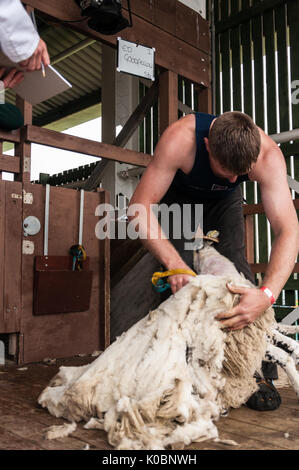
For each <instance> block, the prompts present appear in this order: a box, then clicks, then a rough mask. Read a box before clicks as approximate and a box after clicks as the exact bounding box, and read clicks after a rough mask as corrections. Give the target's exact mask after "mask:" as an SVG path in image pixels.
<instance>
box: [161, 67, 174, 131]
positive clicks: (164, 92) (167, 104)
mask: <svg viewBox="0 0 299 470" xmlns="http://www.w3.org/2000/svg"><path fill="white" fill-rule="evenodd" d="M159 98H160V129H159V131H160V136H161V135H162V133H163V132H164V130H165V129H166V128H167V127H168V126H169V125H170V124H172V123H173V122H175V121H177V120H178V76H177V74H176V73H174V72H171V71H170V70H166V71H165V72H162V73H161V74H160V76H159Z"/></svg>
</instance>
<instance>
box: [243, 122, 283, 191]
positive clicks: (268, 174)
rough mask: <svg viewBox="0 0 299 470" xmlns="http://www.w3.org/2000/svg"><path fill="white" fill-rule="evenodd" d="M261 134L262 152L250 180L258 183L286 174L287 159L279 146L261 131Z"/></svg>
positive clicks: (251, 172) (250, 174)
mask: <svg viewBox="0 0 299 470" xmlns="http://www.w3.org/2000/svg"><path fill="white" fill-rule="evenodd" d="M259 131H260V134H261V150H260V154H259V157H258V160H257V163H256V165H254V167H253V170H251V171H250V173H249V177H250V179H252V180H254V181H258V182H263V181H267V180H269V179H274V178H275V177H276V176H282V174H284V173H285V172H286V165H285V159H284V156H283V153H282V151H281V150H280V148H279V146H278V145H277V144H276V143H275V142H274V141H273V140H272V139H271V137H269V136H268V135H267V134H265V132H264V131H262V130H261V129H259Z"/></svg>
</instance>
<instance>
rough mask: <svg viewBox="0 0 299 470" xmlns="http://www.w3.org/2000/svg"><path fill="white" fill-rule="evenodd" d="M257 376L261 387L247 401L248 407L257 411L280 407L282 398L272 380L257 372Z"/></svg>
mask: <svg viewBox="0 0 299 470" xmlns="http://www.w3.org/2000/svg"><path fill="white" fill-rule="evenodd" d="M255 377H256V383H257V384H258V386H259V389H258V390H257V391H256V392H255V393H254V394H253V395H251V397H250V398H249V399H248V401H247V402H246V405H247V406H248V408H251V409H252V410H257V411H273V410H276V409H277V408H279V407H280V404H281V398H280V395H279V393H278V391H277V390H276V388H275V387H274V385H273V382H272V380H271V379H269V378H263V377H261V376H260V375H256V374H255Z"/></svg>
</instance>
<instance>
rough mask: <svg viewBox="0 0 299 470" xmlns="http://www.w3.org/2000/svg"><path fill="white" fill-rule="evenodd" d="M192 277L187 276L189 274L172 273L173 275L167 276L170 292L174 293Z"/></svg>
mask: <svg viewBox="0 0 299 470" xmlns="http://www.w3.org/2000/svg"><path fill="white" fill-rule="evenodd" d="M188 269H189V268H188ZM192 278H193V276H189V274H174V275H173V276H169V277H168V284H170V287H171V290H172V293H173V294H175V293H176V292H177V291H178V290H180V289H181V288H182V287H184V286H185V285H186V284H188V282H189V281H190V280H191V279H192Z"/></svg>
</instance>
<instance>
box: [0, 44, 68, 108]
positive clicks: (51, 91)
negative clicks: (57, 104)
mask: <svg viewBox="0 0 299 470" xmlns="http://www.w3.org/2000/svg"><path fill="white" fill-rule="evenodd" d="M0 67H5V68H6V69H7V70H9V69H12V68H16V69H18V70H22V69H21V67H20V66H19V65H18V64H16V63H14V62H12V61H11V60H10V59H9V58H8V57H6V55H4V54H3V52H1V51H0ZM70 88H72V85H71V83H70V82H68V81H67V80H66V79H65V78H64V77H63V76H62V75H61V74H60V73H59V72H58V71H57V70H56V69H54V67H52V66H51V65H49V66H48V67H46V75H45V77H43V74H42V70H36V71H35V72H25V73H24V79H23V81H22V82H21V83H20V84H19V85H17V86H16V87H15V88H14V91H15V92H16V93H17V94H18V95H19V96H20V97H21V98H23V99H24V100H26V101H28V102H29V103H31V104H32V105H34V104H38V103H41V102H42V101H45V100H48V99H50V98H53V96H56V95H58V94H59V93H62V92H63V91H66V90H69V89H70Z"/></svg>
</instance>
